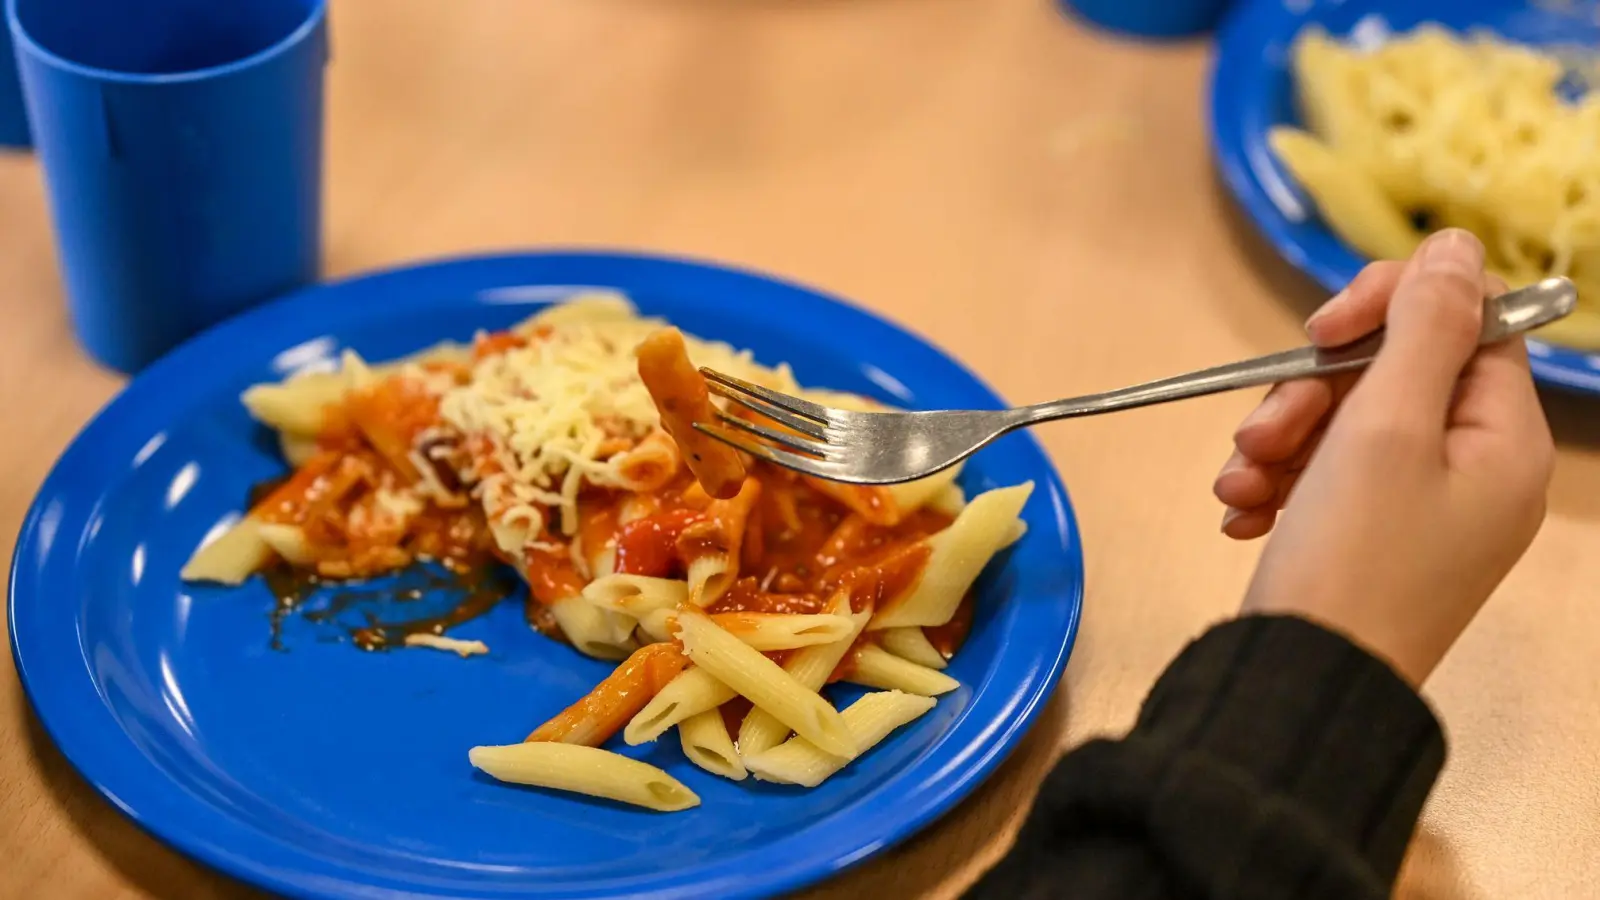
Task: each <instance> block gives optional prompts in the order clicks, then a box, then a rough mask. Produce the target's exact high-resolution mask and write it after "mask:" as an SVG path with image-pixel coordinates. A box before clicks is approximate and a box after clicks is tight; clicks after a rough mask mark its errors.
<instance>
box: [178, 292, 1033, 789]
mask: <svg viewBox="0 0 1600 900" xmlns="http://www.w3.org/2000/svg"><path fill="white" fill-rule="evenodd" d="M636 353H637V354H638V358H636ZM701 365H705V366H711V367H715V368H717V369H720V370H723V371H728V372H732V373H735V374H737V375H738V376H739V377H741V378H745V379H746V380H749V381H753V382H755V383H758V384H763V385H766V386H769V387H772V388H774V389H777V390H783V391H787V392H791V393H804V392H803V390H802V389H801V388H800V387H799V385H798V384H797V383H795V381H794V377H793V375H792V374H791V373H790V372H789V370H788V368H787V367H786V366H782V365H777V366H767V365H763V364H761V363H758V362H757V361H756V360H755V359H754V357H753V356H752V355H751V354H750V353H749V352H748V351H741V350H736V349H734V348H732V347H729V346H727V345H724V344H719V343H715V342H712V341H706V340H702V339H700V338H696V337H693V336H691V335H683V334H681V333H679V332H677V331H676V330H670V329H669V326H668V325H667V324H666V323H665V322H662V321H659V320H653V319H648V318H644V317H641V316H639V315H638V313H637V312H636V311H635V310H634V308H633V306H632V305H631V303H629V302H628V301H627V299H626V298H623V297H621V296H618V295H614V294H609V293H591V294H588V295H585V296H582V297H579V298H577V299H575V300H573V301H570V302H568V303H565V304H562V305H558V306H553V307H550V308H547V309H545V310H544V311H542V312H540V313H538V314H536V315H534V316H533V317H531V318H530V319H528V320H526V321H524V322H522V323H520V324H518V325H515V326H513V327H511V328H509V329H506V330H504V331H498V332H486V333H480V334H478V335H477V336H476V337H475V338H474V339H473V340H472V341H471V342H470V344H441V345H439V346H438V347H435V348H431V349H429V350H427V351H424V352H423V353H420V354H417V355H414V356H411V357H407V358H404V359H401V360H395V361H390V362H383V363H375V364H374V363H368V362H367V361H365V360H363V359H362V358H360V357H359V356H357V355H356V354H354V353H353V352H347V353H346V354H345V355H344V357H343V359H342V360H341V364H340V365H339V366H338V367H337V368H335V369H334V370H332V371H318V372H314V373H304V374H300V375H294V376H291V377H289V378H288V379H286V380H285V381H283V382H281V383H277V384H267V385H260V386H257V387H253V388H251V389H250V390H249V391H247V392H246V393H245V396H244V403H245V406H246V408H247V409H248V410H249V411H250V412H251V414H252V415H253V416H255V417H256V419H257V420H258V421H260V422H261V423H262V424H264V425H266V426H268V427H270V428H272V429H274V430H275V431H276V432H277V433H278V434H279V436H280V440H281V443H282V446H283V448H284V453H285V457H286V460H287V461H289V462H290V464H291V466H292V468H293V471H292V473H291V474H290V476H289V477H288V478H287V479H286V480H284V481H283V482H281V483H280V484H278V485H277V486H276V487H275V488H274V489H273V490H271V491H270V492H268V493H267V494H266V496H265V497H264V498H263V499H261V500H260V501H259V502H257V503H255V504H254V505H253V506H252V507H251V508H250V509H248V510H246V511H245V513H244V515H243V516H242V517H240V518H239V520H238V521H237V522H236V523H235V524H234V525H233V526H232V527H231V528H229V529H224V530H223V531H222V533H221V534H219V535H218V536H217V537H216V538H215V539H214V540H211V541H209V542H207V543H206V545H205V546H202V547H201V548H199V549H198V550H197V551H196V552H195V554H194V556H193V558H192V559H191V561H190V564H189V566H188V567H187V568H186V569H185V572H184V577H185V578H188V579H191V580H212V581H220V582H225V583H230V584H237V583H239V582H242V581H244V580H246V579H247V578H249V577H251V576H253V575H254V574H256V573H258V572H261V571H263V570H268V569H286V570H290V571H295V572H301V573H307V574H309V575H311V576H314V577H316V578H319V579H323V580H329V581H337V580H341V579H361V578H367V577H371V576H375V575H381V574H384V573H386V572H392V571H395V570H397V569H401V568H405V567H410V566H414V565H423V564H433V565H439V566H443V567H445V568H448V569H452V570H455V571H458V572H470V571H476V570H479V569H484V568H494V567H508V568H509V569H510V570H511V571H513V572H515V573H516V574H517V575H518V576H519V577H520V580H521V582H522V584H523V586H524V588H525V590H526V598H525V600H524V603H525V604H526V607H527V609H526V612H527V615H526V619H527V621H528V622H530V623H531V624H532V625H533V627H535V628H536V629H537V630H540V631H541V632H543V633H544V634H546V635H547V636H548V637H550V638H551V639H553V640H557V641H561V642H564V643H567V644H569V645H571V646H572V647H573V648H574V649H575V650H577V651H578V652H580V653H583V654H585V655H588V656H591V657H595V658H600V659H609V660H614V661H616V663H617V665H616V668H615V669H614V670H613V671H612V672H611V674H610V675H608V676H607V677H605V678H604V679H602V680H601V681H600V682H599V683H598V684H596V685H594V687H593V688H591V689H590V690H588V691H587V692H585V693H584V694H583V695H581V696H576V697H568V698H563V699H564V702H565V706H564V708H563V709H562V710H561V711H560V712H558V713H557V714H556V715H554V716H552V717H550V718H549V719H547V720H546V721H543V722H529V723H527V727H528V729H529V730H528V731H527V732H524V733H525V734H526V735H527V736H526V738H525V739H524V741H523V742H522V743H521V744H506V745H485V746H481V747H476V748H473V749H472V750H471V752H470V754H469V760H470V762H471V764H472V765H473V766H475V767H477V768H479V769H481V770H482V771H484V772H486V773H488V774H490V775H492V776H493V777H495V778H497V779H501V780H506V781H513V782H517V783H520V784H527V785H534V786H542V787H546V788H551V789H555V790H560V791H569V792H578V793H583V794H591V795H594V796H600V797H606V798H609V799H612V800H616V801H619V802H623V803H628V804H633V805H636V806H641V807H644V808H647V809H653V810H658V811H675V810H680V809H686V808H689V807H692V806H693V805H695V804H697V803H698V802H699V798H698V797H697V796H696V795H695V794H694V792H693V791H691V790H689V789H688V788H687V787H686V786H684V785H683V784H682V783H681V782H679V781H677V780H676V779H674V778H672V777H671V776H670V775H668V774H667V773H666V772H664V771H662V770H661V769H659V768H657V767H655V766H652V765H649V764H647V763H644V762H641V761H639V760H635V759H631V758H629V757H627V756H624V755H622V754H619V753H614V752H612V751H610V750H606V749H604V748H605V747H606V746H607V745H611V746H616V745H617V744H626V745H639V744H644V743H649V742H653V741H656V740H658V739H660V738H662V737H664V736H666V735H667V734H668V732H670V731H672V730H674V729H676V731H677V735H676V737H677V741H676V742H675V743H676V744H677V745H678V746H680V747H681V748H682V750H683V752H684V754H685V757H686V758H687V759H688V761H689V762H691V763H692V764H694V765H695V766H698V767H700V768H702V769H704V770H705V771H707V772H710V773H712V774H715V775H719V776H722V777H726V778H730V779H734V780H739V779H743V778H745V777H746V776H747V774H748V773H749V772H752V771H754V772H756V774H757V776H758V777H761V778H766V779H769V780H779V781H786V782H788V783H791V784H797V785H803V786H814V785H815V784H817V783H820V782H821V781H822V780H824V779H825V778H827V777H829V776H831V775H832V774H833V773H835V772H837V771H839V770H841V769H842V768H844V767H846V766H848V765H849V764H850V762H851V761H852V760H853V759H855V758H857V757H859V756H860V755H861V754H863V753H867V752H870V750H871V747H872V746H873V745H875V744H877V743H878V742H880V741H881V740H883V739H884V738H885V737H887V736H888V735H889V734H890V733H891V732H893V731H894V730H895V729H896V728H899V727H900V726H902V725H904V724H906V723H909V722H911V721H912V720H914V719H915V718H917V717H918V716H920V715H922V714H923V713H925V712H926V711H927V710H928V709H931V708H932V707H933V705H934V704H935V703H937V700H936V699H934V698H935V697H936V696H938V695H942V694H945V693H947V692H949V691H950V690H953V689H954V688H955V687H956V686H957V684H958V682H957V681H956V680H955V679H954V678H952V677H951V676H950V675H949V674H948V673H947V672H945V671H942V670H943V669H944V668H945V665H946V663H947V662H948V660H949V659H950V658H951V657H952V656H953V655H954V654H955V653H957V652H958V651H959V649H960V647H961V644H962V643H963V641H964V638H965V634H966V631H967V629H968V628H969V627H970V624H971V622H972V619H973V604H974V602H975V600H974V597H973V585H974V582H975V581H976V580H977V578H978V576H979V573H980V572H981V571H982V570H983V568H984V566H985V565H986V564H987V563H988V562H989V560H990V559H991V558H992V557H994V556H995V555H997V554H999V553H1001V552H1003V550H1004V548H1005V547H1006V546H1007V545H1009V544H1010V543H1011V542H1012V541H1014V540H1016V539H1017V538H1018V537H1019V536H1020V535H1021V534H1022V531H1023V529H1022V523H1021V519H1020V514H1021V509H1022V506H1023V504H1024V503H1025V502H1026V500H1027V498H1028V495H1029V491H1030V489H1031V486H1029V485H1019V486H1016V487H1012V488H1005V489H1001V490H996V491H990V492H987V493H982V494H979V495H977V496H975V497H973V498H971V500H970V502H969V501H968V499H967V498H966V496H965V494H964V493H963V492H962V490H961V489H960V488H959V487H958V486H956V484H955V483H954V479H955V478H956V476H957V472H956V471H955V470H950V471H946V472H942V473H940V474H939V475H937V476H933V477H931V478H929V479H926V480H924V481H921V482H912V483H910V484H906V485H897V486H894V487H892V488H890V487H860V486H854V485H844V484H833V483H827V482H820V481H817V480H815V479H811V478H805V477H800V476H796V475H794V474H792V473H790V472H787V471H784V470H781V469H778V468H776V467H773V466H771V465H769V464H766V463H764V462H759V461H757V460H753V459H748V458H744V457H742V456H740V457H737V458H733V459H730V458H728V457H727V455H726V454H725V453H722V451H721V450H720V449H719V450H717V451H714V452H708V450H707V446H706V445H704V444H703V443H701V442H697V441H695V440H693V439H692V438H691V437H690V436H692V435H696V434H698V432H697V431H695V430H694V425H695V423H696V422H697V421H700V420H703V419H705V418H706V417H708V416H715V415H717V414H719V413H728V414H742V413H738V412H736V411H733V410H727V409H723V408H722V407H721V406H720V404H722V403H723V401H722V400H720V398H717V399H715V400H713V399H712V398H710V397H709V395H708V394H707V392H706V390H705V386H704V383H703V381H700V380H699V379H700V375H699V373H698V367H699V366H701ZM841 398H844V399H841ZM827 400H828V401H829V402H848V403H851V404H854V405H858V406H863V407H867V406H871V405H872V404H871V402H870V401H867V400H864V399H862V398H855V397H846V396H845V395H833V394H830V395H828V396H827ZM717 447H718V448H721V445H717ZM442 630H443V629H442V628H441V629H435V630H431V631H429V632H428V633H427V634H424V635H406V636H405V638H404V639H403V640H399V639H397V640H394V641H393V642H390V643H385V644H382V645H377V646H372V647H370V649H391V648H393V649H401V648H406V647H429V648H437V649H450V650H454V651H455V652H458V653H462V654H463V655H464V656H466V655H481V654H482V645H481V644H474V643H472V642H463V641H459V640H457V639H454V638H451V637H449V636H448V635H445V634H442V633H440V632H441V631H442ZM466 664H473V663H466ZM833 683H846V684H855V685H861V686H866V687H871V688H876V689H879V690H878V691H877V692H876V693H871V694H868V695H867V697H866V698H864V699H863V700H860V701H857V702H856V703H855V704H853V705H850V706H848V707H846V708H845V709H842V710H841V709H838V708H836V707H835V705H834V703H833V702H832V701H831V700H830V699H829V695H830V693H831V691H830V689H829V687H828V686H829V685H830V684H833ZM508 702H517V701H508ZM522 702H526V698H523V700H522ZM785 773H787V774H785Z"/></svg>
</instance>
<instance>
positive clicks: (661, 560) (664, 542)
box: [617, 509, 705, 578]
mask: <svg viewBox="0 0 1600 900" xmlns="http://www.w3.org/2000/svg"><path fill="white" fill-rule="evenodd" d="M704 519H705V513H703V512H700V511H698V510H693V509H671V510H667V511H665V512H659V513H655V514H653V515H650V516H646V517H645V518H642V519H635V520H634V521H632V522H629V523H628V524H626V525H624V526H622V528H621V530H620V531H618V532H617V571H618V572H620V573H623V574H627V575H648V576H650V577H653V578H665V577H667V576H669V575H671V574H673V572H674V571H675V570H676V569H677V567H678V562H679V560H678V536H679V535H681V534H682V533H683V530H684V529H685V528H687V527H689V526H690V525H692V524H694V523H696V522H700V521H703V520H704Z"/></svg>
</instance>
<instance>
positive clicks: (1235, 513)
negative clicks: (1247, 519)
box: [1222, 506, 1244, 534]
mask: <svg viewBox="0 0 1600 900" xmlns="http://www.w3.org/2000/svg"><path fill="white" fill-rule="evenodd" d="M1242 515H1244V510H1242V509H1234V508H1233V507H1231V506H1230V507H1228V511H1227V512H1225V513H1223V514H1222V533H1223V534H1227V533H1228V526H1229V525H1232V524H1233V523H1234V522H1236V521H1238V519H1239V517H1240V516H1242Z"/></svg>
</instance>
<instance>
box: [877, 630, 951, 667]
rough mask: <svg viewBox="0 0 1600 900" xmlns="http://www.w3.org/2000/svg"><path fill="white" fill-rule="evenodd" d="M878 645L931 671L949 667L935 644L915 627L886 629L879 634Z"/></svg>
mask: <svg viewBox="0 0 1600 900" xmlns="http://www.w3.org/2000/svg"><path fill="white" fill-rule="evenodd" d="M878 645H879V646H881V647H883V649H885V650H887V651H889V652H890V653H893V654H894V655H895V656H898V657H900V658H901V659H905V660H910V661H911V662H914V663H916V664H917V665H919V666H927V667H928V668H930V669H943V668H944V667H945V666H947V665H949V664H950V663H949V661H948V660H946V659H945V658H944V654H942V653H940V652H939V651H938V650H937V649H935V648H934V646H933V642H932V641H929V640H928V636H927V635H926V634H923V633H922V629H921V628H919V627H917V626H915V625H907V626H903V627H901V628H885V629H884V630H883V631H880V632H878Z"/></svg>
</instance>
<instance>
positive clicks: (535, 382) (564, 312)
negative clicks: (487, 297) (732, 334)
mask: <svg viewBox="0 0 1600 900" xmlns="http://www.w3.org/2000/svg"><path fill="white" fill-rule="evenodd" d="M665 324H666V323H665V322H663V321H661V320H659V319H645V318H640V317H639V316H638V315H637V313H636V312H635V311H634V309H633V306H632V305H631V304H630V303H628V301H627V300H626V299H625V298H622V297H620V296H618V295H615V294H591V295H587V296H584V297H582V298H575V299H573V300H571V301H568V302H567V303H563V304H561V305H560V306H555V307H552V308H550V309H549V310H546V311H545V312H543V313H541V314H539V315H536V316H534V317H532V318H531V319H529V320H527V321H526V322H523V323H522V324H521V325H518V326H516V327H515V328H514V329H512V331H513V333H515V334H517V335H519V336H522V337H524V338H527V339H528V343H527V345H526V346H523V347H514V348H511V349H508V350H506V351H504V352H500V353H495V354H492V355H489V356H487V357H485V358H484V359H482V360H480V361H478V362H477V363H476V364H475V365H474V366H473V369H472V374H471V378H470V380H469V381H468V382H467V383H466V384H463V385H455V384H451V385H450V386H449V387H448V388H447V389H445V390H443V391H442V393H441V395H440V405H439V410H440V416H441V417H442V418H443V419H444V420H445V422H447V423H448V424H449V425H450V426H452V427H453V428H455V429H456V430H457V431H459V432H460V433H461V434H463V435H466V436H467V437H468V438H473V437H477V438H482V439H485V440H486V441H487V443H488V445H489V447H490V448H492V449H491V451H490V452H491V454H492V459H493V465H492V466H491V467H489V468H490V469H491V471H487V472H484V473H482V474H481V479H480V484H479V486H478V489H479V492H480V495H481V497H482V500H483V503H484V509H485V512H486V513H488V514H489V518H490V521H491V523H496V520H501V521H500V522H499V524H500V526H501V527H499V528H497V529H496V534H495V537H496V540H497V542H499V543H500V544H501V547H502V549H504V550H506V551H507V552H513V551H512V548H511V547H510V546H508V545H511V544H515V545H518V547H517V549H518V550H520V549H521V548H523V547H526V546H527V545H528V543H530V542H531V541H532V540H535V539H537V537H538V534H539V531H540V529H541V528H542V526H543V525H544V524H545V522H546V519H545V515H544V513H543V512H542V511H541V509H540V507H544V508H553V509H555V510H557V511H558V513H559V517H560V518H559V524H560V530H561V532H562V533H563V534H566V535H571V534H573V533H575V532H576V530H577V525H578V515H577V498H578V493H579V491H580V490H581V489H582V487H583V486H584V485H585V484H591V485H596V486H600V487H608V488H620V487H622V486H623V482H622V480H621V477H620V474H619V463H620V462H621V460H622V459H623V457H624V454H615V455H612V456H611V457H609V458H607V459H600V458H599V456H598V454H599V451H600V448H601V447H602V446H603V445H604V444H605V443H606V442H607V441H608V440H613V439H616V438H623V439H627V440H628V441H630V442H637V441H639V440H642V439H643V438H644V437H646V436H647V435H649V434H650V433H651V432H652V431H654V430H655V429H656V428H657V427H658V426H659V424H660V420H659V417H658V416H657V413H656V409H655V405H654V404H653V403H652V402H651V400H650V394H649V392H648V391H646V390H645V387H644V384H643V382H641V381H640V380H639V374H638V369H637V363H636V361H635V359H634V356H633V350H634V348H635V347H636V346H638V344H639V342H640V341H642V340H644V338H645V337H646V336H648V335H649V334H650V333H651V332H653V331H655V330H656V329H658V328H662V327H664V326H665ZM685 342H686V343H687V344H688V350H689V356H690V358H691V359H692V360H693V361H694V363H695V364H696V365H701V366H710V367H712V368H715V369H718V370H721V371H724V372H727V373H729V374H731V375H734V376H736V377H739V378H743V379H745V380H747V381H752V382H755V383H757V384H762V385H766V386H768V387H772V388H775V389H777V390H783V391H790V392H793V391H797V390H798V389H799V386H798V385H797V384H796V383H795V381H794V377H793V375H792V374H791V373H790V372H789V369H788V367H787V366H779V367H778V368H776V369H769V368H766V367H764V366H761V365H759V364H757V363H756V362H755V361H754V360H753V359H752V357H751V354H750V352H749V351H739V350H735V349H733V348H732V347H730V346H728V345H727V344H721V343H714V342H710V341H701V340H698V339H695V338H692V337H688V336H685ZM494 470H498V471H494Z"/></svg>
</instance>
